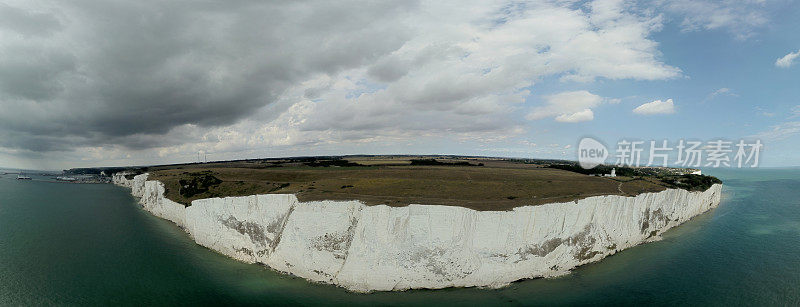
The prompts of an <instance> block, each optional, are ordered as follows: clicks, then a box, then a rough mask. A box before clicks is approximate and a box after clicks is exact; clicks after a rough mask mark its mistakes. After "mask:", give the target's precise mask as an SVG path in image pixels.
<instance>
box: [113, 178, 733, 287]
mask: <svg viewBox="0 0 800 307" xmlns="http://www.w3.org/2000/svg"><path fill="white" fill-rule="evenodd" d="M113 181H114V183H115V184H117V185H122V186H126V187H128V188H131V193H132V194H133V195H134V196H136V197H138V198H140V199H139V203H140V204H141V205H142V206H143V208H144V209H145V210H147V211H149V212H151V213H152V214H154V215H156V216H159V217H162V218H165V219H167V220H170V221H172V222H174V223H175V224H177V225H178V226H180V227H182V228H183V229H184V230H185V231H186V232H187V233H189V235H190V236H191V237H192V238H193V239H194V241H195V242H197V243H198V244H200V245H203V246H206V247H208V248H211V249H213V250H215V251H217V252H219V253H222V254H224V255H227V256H229V257H232V258H234V259H237V260H240V261H243V262H248V263H261V264H264V265H267V266H269V267H271V268H273V269H275V270H277V271H280V272H284V273H289V274H292V275H296V276H299V277H303V278H305V279H308V280H312V281H316V282H322V283H330V284H334V285H338V286H341V287H344V288H346V289H348V290H351V291H355V292H370V291H389V290H406V289H417V288H428V289H438V288H447V287H502V286H505V285H508V284H509V283H511V282H513V281H516V280H521V279H529V278H537V277H552V276H558V275H562V274H566V273H567V272H568V271H569V270H571V269H572V268H574V267H577V266H579V265H582V264H586V263H590V262H595V261H599V260H600V259H602V258H604V257H606V256H609V255H612V254H614V253H616V252H618V251H620V250H624V249H626V248H629V247H631V246H635V245H638V244H641V243H645V242H650V241H653V240H657V239H658V238H659V235H660V234H661V233H663V232H664V231H666V230H668V229H670V228H672V227H674V226H677V225H679V224H681V223H683V222H685V221H687V220H689V219H690V218H692V217H694V216H696V215H698V214H701V213H703V212H706V211H708V210H709V209H711V208H713V207H716V206H717V205H718V204H719V201H720V195H721V185H720V184H715V185H713V186H712V187H711V188H709V189H708V190H706V191H703V192H689V191H685V190H677V189H670V190H666V191H662V192H657V193H644V194H640V195H637V196H634V197H624V196H615V195H609V196H594V197H589V198H586V199H581V200H577V201H574V202H566V203H552V204H545V205H537V206H524V207H518V208H515V209H514V210H511V211H475V210H472V209H467V208H462V207H453V206H429V205H410V206H406V207H388V206H385V205H378V206H366V205H364V204H363V203H361V202H358V201H315V202H299V201H297V198H296V197H294V195H291V194H266V195H253V196H243V197H226V198H210V199H200V200H195V201H193V202H192V206H189V207H184V206H183V205H181V204H178V203H176V202H173V201H171V200H169V199H166V198H165V197H163V193H164V187H163V184H161V183H160V182H158V181H155V180H147V174H142V175H138V176H135V177H134V179H133V180H128V179H126V178H125V177H124V176H123V175H122V174H116V175H115V176H114V180H113Z"/></svg>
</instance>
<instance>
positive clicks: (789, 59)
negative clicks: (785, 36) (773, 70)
mask: <svg viewBox="0 0 800 307" xmlns="http://www.w3.org/2000/svg"><path fill="white" fill-rule="evenodd" d="M798 56H800V50H797V51H795V52H789V53H788V54H787V55H784V56H783V57H781V58H779V59H777V60H775V66H776V67H780V68H789V67H791V66H792V65H794V59H796V58H797V57H798Z"/></svg>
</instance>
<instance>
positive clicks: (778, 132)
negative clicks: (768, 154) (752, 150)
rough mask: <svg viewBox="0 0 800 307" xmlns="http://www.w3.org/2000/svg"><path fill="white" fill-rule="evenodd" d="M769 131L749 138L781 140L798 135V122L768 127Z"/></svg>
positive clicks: (799, 125) (799, 126)
mask: <svg viewBox="0 0 800 307" xmlns="http://www.w3.org/2000/svg"><path fill="white" fill-rule="evenodd" d="M770 128H771V129H770V130H767V131H763V132H761V133H758V134H756V135H753V136H751V137H754V138H759V139H764V140H771V141H777V140H783V139H787V138H789V137H792V136H795V135H798V134H800V122H797V121H794V122H785V123H780V124H778V125H774V126H772V127H770Z"/></svg>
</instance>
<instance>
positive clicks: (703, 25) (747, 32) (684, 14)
mask: <svg viewBox="0 0 800 307" xmlns="http://www.w3.org/2000/svg"><path fill="white" fill-rule="evenodd" d="M658 3H660V4H661V6H662V7H664V8H665V9H666V10H667V11H669V12H672V13H674V14H677V16H678V17H679V18H682V20H681V23H680V25H681V27H682V28H683V30H684V31H698V30H718V29H720V30H727V31H728V32H730V33H731V34H732V35H733V36H734V37H735V38H737V39H740V40H744V39H747V38H750V37H751V36H753V35H754V34H755V31H756V30H757V29H759V28H761V27H763V26H764V25H766V24H767V22H768V21H769V19H768V18H767V13H766V10H765V7H764V6H765V1H763V0H721V1H712V0H661V1H659V2H658Z"/></svg>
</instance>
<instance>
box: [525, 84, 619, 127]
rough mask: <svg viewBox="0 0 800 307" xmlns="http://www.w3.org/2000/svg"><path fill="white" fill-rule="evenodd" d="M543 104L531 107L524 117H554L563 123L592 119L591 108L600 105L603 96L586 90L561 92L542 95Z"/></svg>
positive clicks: (535, 118) (530, 118) (528, 118)
mask: <svg viewBox="0 0 800 307" xmlns="http://www.w3.org/2000/svg"><path fill="white" fill-rule="evenodd" d="M544 100H545V105H544V106H540V107H536V108H533V109H532V110H531V112H530V113H528V115H527V116H525V119H527V120H539V119H544V118H549V117H555V119H556V121H558V122H563V123H577V122H583V121H590V120H592V119H594V112H592V110H591V108H593V107H596V106H598V105H600V103H601V102H602V101H603V97H600V96H598V95H595V94H592V93H589V92H587V91H573V92H563V93H558V94H554V95H550V96H546V97H544Z"/></svg>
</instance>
